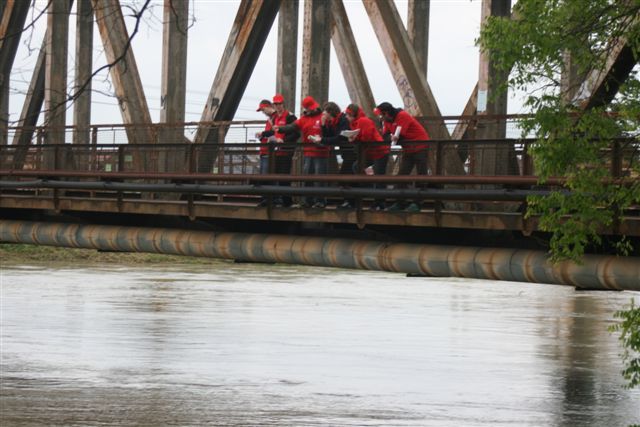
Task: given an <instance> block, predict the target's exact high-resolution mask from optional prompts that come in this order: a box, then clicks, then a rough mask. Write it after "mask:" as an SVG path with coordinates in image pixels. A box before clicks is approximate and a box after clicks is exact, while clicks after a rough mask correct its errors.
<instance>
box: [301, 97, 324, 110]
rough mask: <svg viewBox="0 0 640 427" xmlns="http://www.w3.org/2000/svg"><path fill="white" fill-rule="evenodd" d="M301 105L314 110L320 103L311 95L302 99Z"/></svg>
mask: <svg viewBox="0 0 640 427" xmlns="http://www.w3.org/2000/svg"><path fill="white" fill-rule="evenodd" d="M302 106H303V107H304V108H305V109H307V110H315V109H316V108H320V104H318V103H317V102H316V100H315V99H313V97H312V96H307V97H306V98H305V99H303V100H302Z"/></svg>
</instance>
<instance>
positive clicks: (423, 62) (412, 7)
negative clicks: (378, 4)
mask: <svg viewBox="0 0 640 427" xmlns="http://www.w3.org/2000/svg"><path fill="white" fill-rule="evenodd" d="M430 6H431V0H409V4H408V5H407V8H408V12H409V13H408V16H407V32H408V33H409V40H410V41H411V44H413V49H414V51H415V54H416V60H417V61H418V64H419V65H420V69H421V70H422V71H424V77H425V79H426V78H427V68H428V65H429V8H430Z"/></svg>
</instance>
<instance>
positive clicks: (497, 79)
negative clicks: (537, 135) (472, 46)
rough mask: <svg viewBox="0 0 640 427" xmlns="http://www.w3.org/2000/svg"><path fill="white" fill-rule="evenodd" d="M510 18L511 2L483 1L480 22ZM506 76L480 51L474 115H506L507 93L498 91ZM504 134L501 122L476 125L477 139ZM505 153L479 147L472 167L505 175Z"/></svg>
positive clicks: (508, 154) (507, 168)
mask: <svg viewBox="0 0 640 427" xmlns="http://www.w3.org/2000/svg"><path fill="white" fill-rule="evenodd" d="M510 16H511V0H483V1H482V15H481V22H482V24H483V25H484V23H485V22H486V21H487V20H488V19H489V18H490V17H503V18H508V17H510ZM507 77H508V73H505V72H504V71H499V70H498V69H497V68H496V66H495V64H494V63H493V59H492V53H491V52H490V51H487V50H481V51H480V67H479V72H478V94H477V100H476V101H477V102H476V109H477V113H478V115H486V114H506V113H507V96H508V94H507V91H501V92H500V87H501V86H502V85H504V84H505V83H506V81H507ZM506 132H507V125H506V122H505V121H503V120H496V121H484V122H480V123H478V125H477V130H476V137H477V138H479V139H502V138H505V136H506ZM511 154H512V153H511V152H510V151H509V150H501V149H499V147H498V146H496V147H483V149H482V150H474V161H475V167H476V170H477V171H478V173H479V174H481V175H508V174H509V173H510V172H511V171H512V170H513V168H512V167H511V166H512V164H511V163H512V161H511V157H513V158H514V159H515V155H514V156H511Z"/></svg>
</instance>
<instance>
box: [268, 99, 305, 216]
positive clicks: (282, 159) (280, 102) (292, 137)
mask: <svg viewBox="0 0 640 427" xmlns="http://www.w3.org/2000/svg"><path fill="white" fill-rule="evenodd" d="M271 104H272V105H273V108H274V112H273V114H272V115H271V116H270V118H269V122H268V123H270V124H272V126H271V127H270V128H269V129H266V128H265V131H264V132H262V133H261V134H260V139H261V141H262V139H263V138H267V139H271V140H272V141H273V143H274V147H273V148H274V149H273V152H272V154H273V156H274V157H275V162H274V163H275V170H274V172H275V173H277V174H283V175H289V174H290V173H291V163H292V159H293V153H294V151H295V147H294V144H295V143H296V142H297V141H298V138H300V131H299V130H298V129H295V130H292V131H291V132H287V133H283V132H276V131H275V129H274V128H275V127H276V126H278V127H279V126H286V125H289V124H291V123H293V122H295V121H296V120H297V117H296V116H295V115H294V114H291V113H290V112H289V111H287V109H286V108H285V106H284V97H283V96H282V95H281V94H279V93H277V94H275V95H274V97H273V100H272V103H271ZM262 151H265V152H264V154H267V155H268V154H269V152H268V149H267V150H263V148H262V146H261V154H262ZM261 160H262V156H261ZM277 184H278V185H282V186H290V185H291V183H290V182H289V181H282V182H278V183H277ZM273 203H274V206H276V207H279V206H285V207H289V206H291V196H276V197H274V199H273Z"/></svg>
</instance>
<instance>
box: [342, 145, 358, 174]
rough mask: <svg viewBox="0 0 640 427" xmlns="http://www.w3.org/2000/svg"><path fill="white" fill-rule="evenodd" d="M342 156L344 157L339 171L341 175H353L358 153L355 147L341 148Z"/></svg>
mask: <svg viewBox="0 0 640 427" xmlns="http://www.w3.org/2000/svg"><path fill="white" fill-rule="evenodd" d="M340 156H341V157H342V165H341V166H340V171H339V173H340V175H351V174H352V173H354V167H355V164H356V153H355V151H354V149H353V147H341V148H340Z"/></svg>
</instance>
